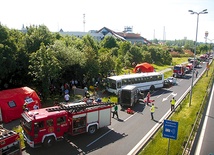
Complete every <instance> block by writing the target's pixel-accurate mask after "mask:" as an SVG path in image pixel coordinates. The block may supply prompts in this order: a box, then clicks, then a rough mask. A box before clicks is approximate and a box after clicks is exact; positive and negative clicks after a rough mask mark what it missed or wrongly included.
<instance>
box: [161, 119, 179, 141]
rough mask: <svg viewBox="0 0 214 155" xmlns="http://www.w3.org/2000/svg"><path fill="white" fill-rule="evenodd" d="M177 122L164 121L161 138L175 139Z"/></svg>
mask: <svg viewBox="0 0 214 155" xmlns="http://www.w3.org/2000/svg"><path fill="white" fill-rule="evenodd" d="M177 133H178V122H175V121H171V120H164V124H163V137H165V138H171V139H175V140H176V139H177Z"/></svg>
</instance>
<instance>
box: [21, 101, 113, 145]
mask: <svg viewBox="0 0 214 155" xmlns="http://www.w3.org/2000/svg"><path fill="white" fill-rule="evenodd" d="M111 108H112V107H111V105H110V104H109V103H91V104H86V103H85V102H80V103H67V104H60V105H59V106H54V107H49V108H42V109H37V110H31V111H29V112H24V113H22V121H21V126H22V129H23V136H24V139H25V141H26V142H27V144H29V146H30V147H33V148H34V147H36V146H39V145H41V144H43V145H44V146H46V147H50V146H52V145H53V143H54V142H55V141H57V140H58V139H60V138H63V137H64V136H65V135H67V134H70V135H73V136H74V135H78V134H82V133H85V132H88V133H89V134H94V133H95V132H96V130H97V129H99V128H101V127H105V126H108V125H110V124H111Z"/></svg>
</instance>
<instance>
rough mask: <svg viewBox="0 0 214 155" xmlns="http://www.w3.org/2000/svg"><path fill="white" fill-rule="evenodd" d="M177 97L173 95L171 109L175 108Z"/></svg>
mask: <svg viewBox="0 0 214 155" xmlns="http://www.w3.org/2000/svg"><path fill="white" fill-rule="evenodd" d="M175 102H176V100H175V98H174V97H173V98H172V100H170V103H171V111H173V110H175Z"/></svg>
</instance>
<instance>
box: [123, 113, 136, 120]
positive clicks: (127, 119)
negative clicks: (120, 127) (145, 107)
mask: <svg viewBox="0 0 214 155" xmlns="http://www.w3.org/2000/svg"><path fill="white" fill-rule="evenodd" d="M135 114H136V112H135V113H134V114H132V115H131V116H129V117H128V118H126V119H125V120H123V122H125V121H127V120H128V119H130V118H131V117H133V116H134V115H135Z"/></svg>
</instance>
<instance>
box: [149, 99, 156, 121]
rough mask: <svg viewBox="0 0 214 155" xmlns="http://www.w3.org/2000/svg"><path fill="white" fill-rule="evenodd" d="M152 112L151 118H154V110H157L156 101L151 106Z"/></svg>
mask: <svg viewBox="0 0 214 155" xmlns="http://www.w3.org/2000/svg"><path fill="white" fill-rule="evenodd" d="M150 112H151V120H154V116H153V115H154V112H155V105H154V103H152V106H151V108H150Z"/></svg>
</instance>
